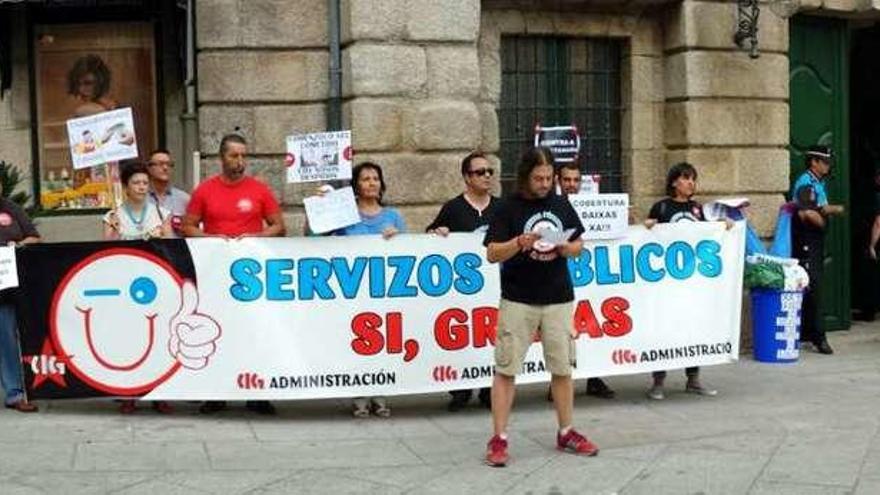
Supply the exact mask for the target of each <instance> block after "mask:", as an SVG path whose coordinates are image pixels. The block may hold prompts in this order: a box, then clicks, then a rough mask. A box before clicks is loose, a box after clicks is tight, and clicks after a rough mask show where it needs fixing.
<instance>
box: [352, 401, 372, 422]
mask: <svg viewBox="0 0 880 495" xmlns="http://www.w3.org/2000/svg"><path fill="white" fill-rule="evenodd" d="M352 406H353V410H352V411H351V415H352V416H354V417H355V418H357V419H364V418H369V417H370V401H369V400H367V399H355V400H354V401H353V402H352Z"/></svg>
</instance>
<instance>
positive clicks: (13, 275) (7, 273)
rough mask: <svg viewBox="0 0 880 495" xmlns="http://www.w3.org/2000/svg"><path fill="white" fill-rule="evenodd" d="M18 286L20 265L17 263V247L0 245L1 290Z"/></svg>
mask: <svg viewBox="0 0 880 495" xmlns="http://www.w3.org/2000/svg"><path fill="white" fill-rule="evenodd" d="M11 287H18V266H17V265H16V264H15V248H14V247H12V246H2V247H0V290H2V289H9V288H11Z"/></svg>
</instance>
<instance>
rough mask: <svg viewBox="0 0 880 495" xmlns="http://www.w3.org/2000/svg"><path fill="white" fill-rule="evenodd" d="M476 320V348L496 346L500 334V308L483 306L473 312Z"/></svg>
mask: <svg viewBox="0 0 880 495" xmlns="http://www.w3.org/2000/svg"><path fill="white" fill-rule="evenodd" d="M471 314H472V315H473V316H472V319H473V320H474V347H476V348H477V349H479V348H481V347H486V344H487V343H489V342H490V343H492V345H495V335H496V333H497V332H498V308H492V307H487V306H481V307H479V308H474V310H473V311H472V312H471Z"/></svg>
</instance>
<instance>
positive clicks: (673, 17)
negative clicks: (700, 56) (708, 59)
mask: <svg viewBox="0 0 880 495" xmlns="http://www.w3.org/2000/svg"><path fill="white" fill-rule="evenodd" d="M736 15H737V14H736V2H697V1H685V2H683V3H682V4H681V5H680V6H679V7H676V8H675V9H673V10H671V11H670V17H668V18H667V30H666V36H665V39H664V48H665V49H667V50H670V49H676V48H682V47H703V48H728V49H732V48H735V46H736V45H734V43H733V34H734V32H736ZM758 40H759V44H760V48H761V49H762V50H770V51H787V50H788V20H787V19H783V18H781V17H779V16H777V15H775V14H774V13H773V12H772V11H771V10H770V9H769V8H765V6H762V10H761V15H760V17H759V18H758Z"/></svg>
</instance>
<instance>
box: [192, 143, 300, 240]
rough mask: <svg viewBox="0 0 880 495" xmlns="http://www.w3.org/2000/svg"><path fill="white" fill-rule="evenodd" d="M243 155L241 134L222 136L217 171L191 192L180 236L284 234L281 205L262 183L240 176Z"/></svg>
mask: <svg viewBox="0 0 880 495" xmlns="http://www.w3.org/2000/svg"><path fill="white" fill-rule="evenodd" d="M246 156H247V142H246V141H245V140H244V138H243V137H241V136H239V135H237V134H228V135H226V136H223V139H222V140H221V141H220V164H221V172H220V174H219V175H216V176H214V177H211V178H210V179H208V180H206V181H205V182H202V183H201V184H199V187H197V188H196V190H195V191H193V193H192V198H190V201H189V205H188V206H187V208H186V216H185V217H184V219H183V228H182V230H183V233H184V235H186V236H187V237H205V236H216V237H227V238H238V237H280V236H283V235H284V222H283V219H282V217H281V207H280V206H278V201H277V200H276V199H275V196H274V195H273V194H272V191H271V190H270V189H269V188H268V187H267V186H266V185H265V184H263V183H262V182H260V181H258V180H256V179H254V178H253V177H248V176H245V175H244V171H245V169H246V168H247V158H246ZM264 222H265V225H264ZM200 223H201V225H202V227H201V228H200V227H199V224H200Z"/></svg>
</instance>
